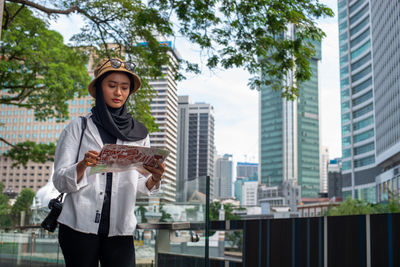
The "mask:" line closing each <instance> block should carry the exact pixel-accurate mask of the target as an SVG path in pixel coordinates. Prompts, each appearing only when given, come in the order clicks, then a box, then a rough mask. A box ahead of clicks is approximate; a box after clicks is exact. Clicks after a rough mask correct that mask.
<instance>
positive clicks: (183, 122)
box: [176, 96, 215, 202]
mask: <svg viewBox="0 0 400 267" xmlns="http://www.w3.org/2000/svg"><path fill="white" fill-rule="evenodd" d="M178 103H179V105H178V150H177V151H178V154H177V156H178V161H177V194H176V200H177V201H179V202H185V201H187V200H188V199H189V198H190V197H191V195H192V194H193V192H194V191H196V190H197V191H199V192H202V193H206V192H205V190H206V188H205V179H204V177H206V176H210V194H211V196H213V194H214V190H213V189H214V186H213V184H214V183H213V182H214V179H213V178H214V150H215V145H214V124H215V122H214V108H213V106H211V105H210V104H206V103H195V104H193V103H191V102H190V99H189V96H179V100H178Z"/></svg>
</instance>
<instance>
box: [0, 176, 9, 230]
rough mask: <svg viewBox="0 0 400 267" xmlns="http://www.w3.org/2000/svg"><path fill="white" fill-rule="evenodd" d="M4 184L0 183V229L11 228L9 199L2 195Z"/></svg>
mask: <svg viewBox="0 0 400 267" xmlns="http://www.w3.org/2000/svg"><path fill="white" fill-rule="evenodd" d="M3 192H4V184H3V183H1V182H0V227H7V226H11V220H10V216H9V213H10V208H11V207H10V205H9V204H8V201H9V198H8V196H7V195H5V194H4V193H3Z"/></svg>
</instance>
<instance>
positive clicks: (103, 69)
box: [88, 58, 142, 98]
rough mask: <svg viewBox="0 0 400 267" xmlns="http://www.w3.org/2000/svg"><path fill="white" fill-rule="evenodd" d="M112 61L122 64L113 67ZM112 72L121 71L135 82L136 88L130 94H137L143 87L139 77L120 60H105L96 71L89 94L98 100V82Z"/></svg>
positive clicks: (98, 65)
mask: <svg viewBox="0 0 400 267" xmlns="http://www.w3.org/2000/svg"><path fill="white" fill-rule="evenodd" d="M111 60H116V61H120V62H121V64H120V66H119V67H118V68H115V67H113V65H112V64H111ZM110 71H120V72H125V73H127V74H129V75H130V76H131V77H132V78H133V81H134V86H133V89H132V90H131V92H130V94H132V93H134V92H136V91H137V90H138V89H139V87H140V85H141V83H142V82H141V81H140V78H139V76H138V75H136V74H135V73H134V72H133V71H132V70H130V69H128V68H127V67H126V65H125V62H124V61H123V60H121V59H119V58H112V59H103V60H101V61H100V62H99V63H98V64H97V66H96V68H95V69H94V79H93V80H92V81H91V82H90V84H89V87H88V89H89V93H90V95H91V96H92V97H94V98H96V88H95V85H96V81H97V79H98V78H99V77H101V76H102V75H103V74H105V73H107V72H110Z"/></svg>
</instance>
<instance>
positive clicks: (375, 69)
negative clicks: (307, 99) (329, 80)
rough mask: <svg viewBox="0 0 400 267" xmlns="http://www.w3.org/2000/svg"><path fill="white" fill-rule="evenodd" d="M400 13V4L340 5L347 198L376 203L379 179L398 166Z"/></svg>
mask: <svg viewBox="0 0 400 267" xmlns="http://www.w3.org/2000/svg"><path fill="white" fill-rule="evenodd" d="M399 10H400V6H399V2H398V1H369V0H358V1H348V0H341V1H339V2H338V12H339V50H340V85H341V114H342V158H343V163H342V173H343V182H342V186H343V197H344V198H346V197H347V196H351V197H353V198H358V199H364V200H366V201H369V202H375V201H376V190H375V189H376V187H375V179H376V176H377V175H379V173H381V172H382V171H383V170H386V169H388V168H389V169H390V168H392V167H393V165H396V161H398V160H396V154H398V153H399V151H400V147H399V146H400V135H399V132H400V129H399V126H398V122H399V116H400V112H399V107H400V104H399V83H398V78H399V77H400V75H399V60H400V56H399V52H398V48H399V44H400V42H399V15H400V13H399ZM397 157H398V156H397Z"/></svg>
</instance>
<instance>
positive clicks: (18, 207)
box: [10, 188, 35, 225]
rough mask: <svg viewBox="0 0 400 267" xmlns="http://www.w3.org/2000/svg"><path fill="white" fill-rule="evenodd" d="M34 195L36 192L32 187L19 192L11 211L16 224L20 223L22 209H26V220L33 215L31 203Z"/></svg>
mask: <svg viewBox="0 0 400 267" xmlns="http://www.w3.org/2000/svg"><path fill="white" fill-rule="evenodd" d="M34 197H35V192H34V191H33V190H32V189H30V188H25V189H23V190H22V191H21V192H20V193H19V196H18V197H17V200H16V201H15V203H14V205H13V206H12V208H11V213H10V216H11V220H12V222H13V224H14V225H18V224H19V219H20V215H21V211H25V222H28V221H29V216H31V213H32V211H31V205H32V201H33V198H34Z"/></svg>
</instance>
